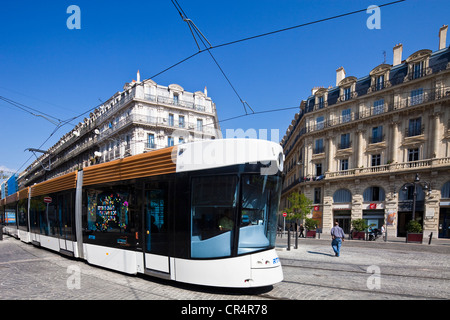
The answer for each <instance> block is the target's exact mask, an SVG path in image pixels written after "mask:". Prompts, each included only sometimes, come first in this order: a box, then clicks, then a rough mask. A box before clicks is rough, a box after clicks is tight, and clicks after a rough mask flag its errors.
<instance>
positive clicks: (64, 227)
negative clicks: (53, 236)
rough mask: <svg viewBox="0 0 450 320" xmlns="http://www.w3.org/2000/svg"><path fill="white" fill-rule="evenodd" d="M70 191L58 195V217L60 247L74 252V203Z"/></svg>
mask: <svg viewBox="0 0 450 320" xmlns="http://www.w3.org/2000/svg"><path fill="white" fill-rule="evenodd" d="M71 200H72V198H71V195H70V194H69V193H67V194H62V195H58V198H57V207H56V208H57V217H58V218H57V219H58V224H59V226H58V227H59V248H60V249H61V250H64V251H69V252H73V242H72V239H73V237H72V209H73V206H72V203H71Z"/></svg>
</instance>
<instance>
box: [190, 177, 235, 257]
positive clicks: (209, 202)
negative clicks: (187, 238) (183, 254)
mask: <svg viewBox="0 0 450 320" xmlns="http://www.w3.org/2000/svg"><path fill="white" fill-rule="evenodd" d="M237 181H238V180H237V177H236V176H219V177H201V178H193V179H192V212H191V214H192V216H191V218H192V224H191V226H192V229H191V256H192V257H193V258H213V257H226V256H230V255H231V252H232V239H233V237H234V230H233V226H234V221H235V212H236V203H237V199H236V198H237V190H238V188H237Z"/></svg>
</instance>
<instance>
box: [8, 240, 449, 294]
mask: <svg viewBox="0 0 450 320" xmlns="http://www.w3.org/2000/svg"><path fill="white" fill-rule="evenodd" d="M285 241H286V239H278V240H277V249H278V254H279V257H280V261H281V263H282V265H283V271H284V281H283V282H281V283H278V284H275V285H274V286H271V287H267V288H260V289H253V290H240V289H239V290H237V289H221V288H206V287H200V286H192V285H186V284H179V283H174V282H170V281H164V280H160V279H156V278H150V277H145V276H129V275H124V274H121V273H117V272H112V271H109V270H106V269H102V268H98V267H95V266H91V265H89V264H87V263H85V262H83V261H79V260H75V259H69V258H67V257H64V256H61V255H59V254H57V253H54V252H50V251H48V250H45V249H40V248H36V247H34V246H32V245H29V244H25V243H23V242H21V241H19V240H16V239H13V238H11V237H9V236H5V237H4V240H3V241H0V299H2V300H10V299H13V300H22V299H27V300H43V299H45V300H60V299H64V300H189V301H195V300H234V301H238V300H266V301H267V300H285V299H286V300H290V299H292V300H305V299H312V300H337V299H352V300H353V299H363V300H367V299H376V300H387V299H389V300H398V299H408V300H409V299H450V241H447V242H443V243H441V244H436V245H431V246H428V245H425V244H403V243H389V242H388V243H382V242H375V243H372V242H365V241H356V240H355V241H345V242H344V244H343V247H342V254H341V257H339V258H337V257H334V255H333V254H332V253H333V252H332V249H331V247H330V242H329V241H328V240H317V239H316V240H314V239H306V240H305V239H301V240H300V241H299V248H298V249H291V250H290V251H287V250H286V249H285V247H286V245H285ZM74 270H78V271H80V272H81V277H80V279H81V283H80V289H77V288H73V289H70V287H71V286H72V285H71V282H70V278H71V275H72V274H73V271H74ZM68 281H69V285H68Z"/></svg>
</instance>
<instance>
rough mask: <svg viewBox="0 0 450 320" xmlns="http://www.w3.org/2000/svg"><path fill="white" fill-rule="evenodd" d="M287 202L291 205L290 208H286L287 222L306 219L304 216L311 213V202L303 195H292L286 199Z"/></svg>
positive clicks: (295, 193)
mask: <svg viewBox="0 0 450 320" xmlns="http://www.w3.org/2000/svg"><path fill="white" fill-rule="evenodd" d="M288 201H289V203H290V204H291V207H290V208H286V209H285V211H286V212H287V214H288V219H289V220H297V219H298V220H303V219H305V218H306V215H308V214H309V213H311V209H312V204H313V202H312V200H310V199H308V198H307V197H306V196H305V195H304V194H303V193H297V192H294V193H292V194H291V195H290V196H289V197H288Z"/></svg>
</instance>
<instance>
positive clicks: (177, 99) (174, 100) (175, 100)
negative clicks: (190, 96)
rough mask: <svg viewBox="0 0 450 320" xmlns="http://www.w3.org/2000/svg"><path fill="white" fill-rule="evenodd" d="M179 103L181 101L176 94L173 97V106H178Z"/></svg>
mask: <svg viewBox="0 0 450 320" xmlns="http://www.w3.org/2000/svg"><path fill="white" fill-rule="evenodd" d="M179 102H180V101H179V97H178V94H174V95H173V104H174V105H176V106H177V105H178V103H179Z"/></svg>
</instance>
